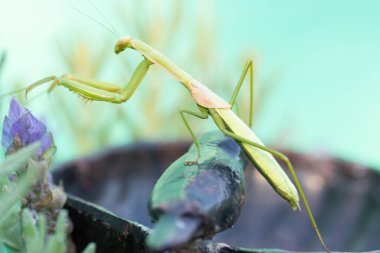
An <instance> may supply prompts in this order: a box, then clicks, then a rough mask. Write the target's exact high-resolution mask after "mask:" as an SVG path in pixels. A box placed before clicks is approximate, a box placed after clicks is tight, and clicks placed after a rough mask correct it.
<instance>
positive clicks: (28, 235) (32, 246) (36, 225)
mask: <svg viewBox="0 0 380 253" xmlns="http://www.w3.org/2000/svg"><path fill="white" fill-rule="evenodd" d="M67 223H68V219H67V212H66V211H65V210H61V211H60V213H59V216H58V220H57V224H56V227H55V233H54V234H53V235H51V236H49V237H47V239H46V235H47V234H48V231H47V223H46V217H45V215H43V214H39V215H38V220H37V222H35V219H34V218H33V215H32V213H31V212H30V210H29V209H24V210H23V212H22V227H23V238H24V240H25V252H27V253H51V252H52V253H66V252H67V248H68V245H67V240H66V234H67V232H66V230H67ZM45 239H46V240H45ZM93 252H95V244H94V243H90V244H89V245H88V246H87V248H86V249H85V250H84V251H83V253H93Z"/></svg>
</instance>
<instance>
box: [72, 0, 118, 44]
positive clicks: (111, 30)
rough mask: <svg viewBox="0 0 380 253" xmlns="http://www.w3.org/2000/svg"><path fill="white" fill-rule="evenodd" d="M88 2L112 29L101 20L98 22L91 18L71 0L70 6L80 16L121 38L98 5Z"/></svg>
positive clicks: (89, 0)
mask: <svg viewBox="0 0 380 253" xmlns="http://www.w3.org/2000/svg"><path fill="white" fill-rule="evenodd" d="M88 2H89V3H90V4H91V6H92V7H93V8H94V9H95V10H96V12H97V13H98V14H99V15H100V16H101V17H102V18H103V19H104V20H105V21H106V23H107V24H108V25H109V26H110V27H108V26H106V25H105V24H103V23H101V22H100V21H99V20H97V19H95V18H94V17H92V16H90V15H89V14H87V13H85V12H84V11H82V10H81V9H80V8H78V7H76V6H75V5H74V4H73V1H72V0H69V4H70V6H71V8H73V9H74V10H76V11H77V12H79V13H80V14H82V15H83V16H85V17H87V18H88V19H90V20H92V21H94V22H95V23H97V24H98V25H100V26H101V27H103V28H104V29H105V30H107V31H109V32H110V33H112V34H113V35H114V36H115V37H116V38H119V37H120V35H119V33H118V32H117V31H116V29H115V27H114V26H113V25H112V24H111V22H109V21H108V19H107V18H106V17H105V16H104V15H103V14H102V12H101V11H100V10H99V8H97V7H96V5H95V4H94V3H93V2H92V1H91V0H88Z"/></svg>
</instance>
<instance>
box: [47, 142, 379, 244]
mask: <svg viewBox="0 0 380 253" xmlns="http://www.w3.org/2000/svg"><path fill="white" fill-rule="evenodd" d="M188 147H189V143H185V142H177V143H140V144H133V145H129V146H126V147H121V148H114V149H109V150H106V151H103V152H99V153H96V154H94V155H91V156H89V157H86V158H83V159H80V160H77V161H73V162H71V163H67V164H64V165H62V166H60V167H59V168H57V170H56V171H55V172H54V178H55V181H56V182H58V181H59V180H63V183H64V187H65V190H66V191H67V192H68V193H69V194H71V195H73V196H77V197H79V198H82V199H85V200H86V201H90V202H93V203H95V204H97V205H100V206H102V207H104V208H106V209H107V210H110V211H111V212H112V213H114V214H115V215H116V216H114V215H111V214H109V213H108V212H107V211H105V210H102V209H99V208H97V207H94V206H93V205H89V204H88V203H86V202H82V201H81V200H78V199H76V198H73V197H72V198H69V201H68V203H67V208H68V209H69V212H70V217H71V218H72V219H73V221H74V224H75V228H74V232H73V238H74V241H75V242H76V244H77V245H78V247H79V248H82V247H84V246H85V245H87V243H88V242H90V241H95V242H96V243H97V246H98V252H146V251H147V249H146V248H145V246H144V239H145V236H146V235H147V233H148V230H149V229H148V227H150V226H151V222H150V217H149V215H148V212H147V202H148V198H149V195H150V192H151V190H152V187H153V185H154V183H155V182H156V180H157V179H158V178H159V176H160V175H161V173H162V172H163V171H164V170H165V168H167V167H168V166H169V165H170V164H171V163H172V162H173V161H174V160H176V159H177V158H178V157H179V156H180V155H182V154H183V153H184V152H186V151H187V148H188ZM287 154H288V156H289V158H290V160H291V161H292V163H293V165H294V167H295V169H296V171H297V173H298V176H299V178H300V181H301V184H302V186H303V188H304V191H305V194H306V196H307V198H308V200H309V203H310V205H311V209H312V210H313V212H314V216H315V219H316V221H317V223H318V225H319V228H320V230H321V233H322V235H323V237H324V239H325V242H326V244H327V245H328V246H329V248H330V249H332V250H334V251H369V250H375V249H380V176H379V173H376V172H375V171H373V170H369V169H367V168H363V167H362V166H359V165H355V164H352V163H348V162H344V161H341V160H337V159H333V158H330V157H316V156H310V155H303V154H295V153H287ZM246 181H247V188H246V203H245V206H244V209H243V211H242V214H241V216H240V218H239V220H238V222H237V223H236V225H235V226H234V227H233V228H232V229H230V230H227V231H224V232H222V233H219V234H218V235H216V237H215V238H214V241H217V242H224V243H226V244H228V245H233V246H235V247H231V248H230V247H227V246H226V247H225V248H223V247H222V248H221V249H222V251H221V252H243V251H244V252H256V251H255V250H243V249H239V248H237V247H244V248H281V249H287V250H294V251H321V250H322V249H321V246H320V244H319V242H318V239H317V236H316V234H315V232H314V230H313V228H312V227H311V224H310V221H309V220H308V217H307V214H306V212H301V213H300V212H293V211H292V209H291V208H290V206H289V205H288V204H287V202H285V201H284V200H282V199H281V198H280V197H279V196H278V195H277V194H276V193H275V192H274V191H273V190H272V188H271V187H270V186H269V185H268V183H267V182H266V181H265V180H264V178H263V177H262V176H261V175H260V174H259V173H258V172H257V171H256V170H254V169H253V167H252V166H249V168H247V170H246ZM120 217H123V219H122V218H120ZM125 219H127V220H125ZM128 220H129V221H133V222H129V221H128ZM268 252H271V250H269V251H268Z"/></svg>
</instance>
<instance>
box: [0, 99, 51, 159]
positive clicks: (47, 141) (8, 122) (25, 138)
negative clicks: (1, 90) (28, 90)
mask: <svg viewBox="0 0 380 253" xmlns="http://www.w3.org/2000/svg"><path fill="white" fill-rule="evenodd" d="M36 141H40V142H41V146H40V148H39V150H38V152H37V154H38V155H39V156H42V154H43V153H44V152H45V151H46V150H47V149H49V148H50V147H52V146H53V145H54V144H53V139H52V137H51V134H50V133H49V132H48V131H47V128H46V126H45V124H44V123H43V122H42V121H39V120H38V119H36V118H35V117H34V116H33V115H32V113H31V112H30V111H29V110H28V109H26V108H24V107H23V106H22V105H21V104H20V103H19V102H18V101H17V100H16V99H15V98H14V97H13V98H12V100H11V104H10V108H9V112H8V115H7V116H5V119H4V125H3V135H2V140H1V145H2V146H3V147H4V148H6V149H7V150H10V149H11V148H13V149H18V148H21V147H23V146H25V145H28V144H31V143H33V142H36Z"/></svg>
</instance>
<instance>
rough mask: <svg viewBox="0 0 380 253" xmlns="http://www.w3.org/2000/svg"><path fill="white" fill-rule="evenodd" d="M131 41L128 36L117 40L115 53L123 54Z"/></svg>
mask: <svg viewBox="0 0 380 253" xmlns="http://www.w3.org/2000/svg"><path fill="white" fill-rule="evenodd" d="M131 40H132V38H131V37H129V36H128V37H124V38H121V39H119V40H118V41H117V42H116V45H115V53H116V54H119V53H121V52H123V51H124V50H125V49H127V48H129V47H131Z"/></svg>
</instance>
